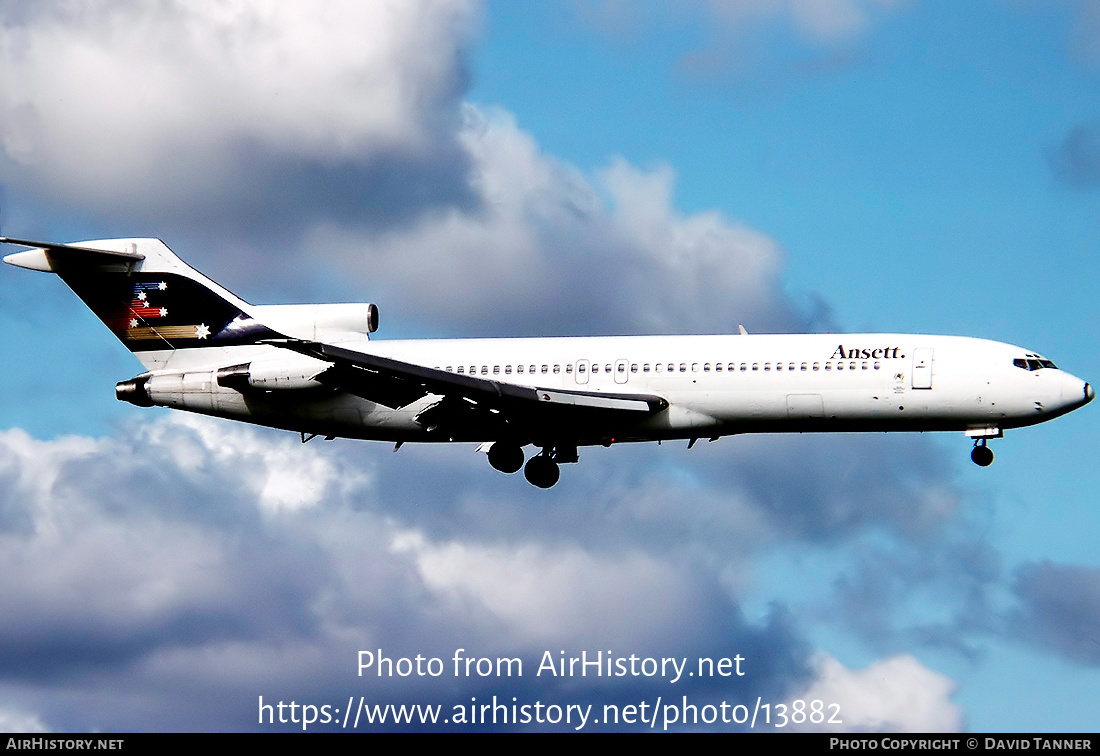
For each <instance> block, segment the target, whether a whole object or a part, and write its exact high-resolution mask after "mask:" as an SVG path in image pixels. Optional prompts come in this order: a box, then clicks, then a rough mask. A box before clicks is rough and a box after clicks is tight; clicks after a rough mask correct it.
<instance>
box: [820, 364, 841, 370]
mask: <svg viewBox="0 0 1100 756" xmlns="http://www.w3.org/2000/svg"><path fill="white" fill-rule="evenodd" d="M825 369H826V370H828V369H829V365H828V364H826V365H825ZM836 369H837V370H843V369H844V363H843V362H838V363H837V364H836Z"/></svg>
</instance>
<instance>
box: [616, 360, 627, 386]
mask: <svg viewBox="0 0 1100 756" xmlns="http://www.w3.org/2000/svg"><path fill="white" fill-rule="evenodd" d="M629 378H630V364H629V361H628V360H615V383H626V382H627V380H628V379H629Z"/></svg>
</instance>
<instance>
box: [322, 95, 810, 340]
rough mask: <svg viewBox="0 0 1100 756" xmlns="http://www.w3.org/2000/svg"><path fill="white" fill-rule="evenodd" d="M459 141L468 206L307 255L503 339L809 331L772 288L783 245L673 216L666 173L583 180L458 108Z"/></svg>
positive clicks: (612, 171) (715, 219) (704, 216)
mask: <svg viewBox="0 0 1100 756" xmlns="http://www.w3.org/2000/svg"><path fill="white" fill-rule="evenodd" d="M460 143H461V145H462V146H463V148H464V149H465V150H466V153H467V155H468V157H469V164H470V175H471V188H472V190H473V191H474V193H475V195H476V197H477V200H478V202H477V204H476V206H475V207H472V208H458V207H451V208H448V209H445V210H441V211H439V212H429V213H425V214H424V215H423V216H422V217H421V218H420V219H419V220H418V222H417V223H416V224H414V225H412V226H411V227H402V228H400V229H394V230H389V231H383V232H381V233H378V232H374V231H371V230H367V229H361V228H351V227H349V226H339V225H335V224H331V223H329V224H322V225H318V226H316V227H315V228H314V229H313V231H312V233H310V234H309V235H308V236H307V239H306V242H305V245H304V246H305V247H306V248H308V249H311V250H318V251H321V252H322V253H324V254H330V255H334V256H337V257H338V258H339V259H340V260H341V262H342V263H343V264H344V265H345V266H346V267H347V268H349V269H352V270H358V271H359V275H360V277H361V278H363V279H366V280H373V279H376V280H382V281H386V282H387V285H388V286H391V287H393V288H394V289H395V290H396V292H395V293H396V294H397V295H398V297H399V298H395V299H394V300H391V301H390V302H389V303H387V308H389V309H391V311H392V309H393V308H398V312H399V313H400V309H401V308H403V309H404V310H406V311H408V312H410V313H417V314H418V315H420V316H421V317H424V318H428V319H433V320H439V321H442V322H445V323H458V324H465V325H467V326H473V325H476V326H478V327H481V328H484V327H488V326H490V325H492V324H493V323H494V321H500V322H501V323H506V324H507V328H508V329H509V330H508V333H509V334H513V335H518V334H523V333H528V334H530V333H541V334H547V335H549V334H569V333H593V332H602V333H646V332H649V333H652V332H685V331H704V332H705V331H710V332H727V333H728V332H736V328H737V324H738V323H739V322H745V323H748V324H749V325H750V326H751V327H754V328H760V329H774V330H789V329H792V328H794V327H795V326H796V324H803V325H804V324H805V319H804V316H802V315H801V314H800V313H799V312H798V311H797V308H796V307H795V306H794V305H793V304H792V303H791V302H790V300H789V299H788V298H787V297H786V295H785V294H784V293H783V292H782V290H781V280H780V271H781V268H782V263H783V254H782V251H781V250H780V248H779V245H778V244H776V242H775V241H774V240H773V239H771V238H769V237H768V236H766V235H765V234H762V233H760V232H758V231H754V230H752V229H750V228H748V227H746V226H744V225H742V224H739V223H737V222H735V221H731V220H730V219H728V218H725V217H723V216H722V215H721V214H719V213H717V212H703V213H695V214H690V215H688V214H684V213H682V212H680V211H678V210H676V209H675V207H674V203H673V196H672V195H673V188H674V178H675V177H674V175H673V171H672V170H671V168H669V167H668V166H659V167H656V168H654V169H652V170H643V169H639V168H637V167H635V166H632V165H630V164H629V163H627V162H626V161H624V160H621V159H616V160H613V161H612V162H611V164H610V166H609V167H608V168H607V169H606V170H604V171H602V172H601V173H600V174H599V175H598V176H597V177H595V178H594V179H592V180H589V179H588V178H586V177H585V176H583V175H582V174H581V173H579V172H578V171H577V170H575V169H573V168H571V167H570V166H568V165H565V164H562V163H560V162H559V161H557V160H555V159H553V158H552V157H549V156H547V155H545V154H543V153H542V152H541V151H540V150H539V147H538V145H537V144H536V143H535V141H534V140H533V139H532V138H531V136H530V135H529V134H528V133H527V132H525V131H523V130H521V129H520V128H518V127H517V125H516V123H515V120H514V119H513V118H512V117H511V116H510V115H509V114H507V113H505V112H502V111H499V110H492V109H491V110H488V111H480V110H477V109H475V108H473V107H467V108H466V126H465V128H464V129H463V130H462V132H461V135H460ZM605 198H606V199H605ZM397 317H403V318H404V319H408V318H409V317H410V316H402V315H400V314H398V316H397ZM497 327H498V328H499V326H497ZM493 335H501V334H500V333H499V331H498V332H497V333H495V334H493Z"/></svg>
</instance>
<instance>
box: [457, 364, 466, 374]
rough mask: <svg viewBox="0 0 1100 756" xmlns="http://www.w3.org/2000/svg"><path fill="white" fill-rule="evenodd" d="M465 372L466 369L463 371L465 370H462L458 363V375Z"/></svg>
mask: <svg viewBox="0 0 1100 756" xmlns="http://www.w3.org/2000/svg"><path fill="white" fill-rule="evenodd" d="M465 372H466V371H465V370H463V368H462V366H461V365H459V366H458V374H459V375H464V374H465Z"/></svg>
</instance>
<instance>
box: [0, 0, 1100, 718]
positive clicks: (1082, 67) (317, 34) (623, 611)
mask: <svg viewBox="0 0 1100 756" xmlns="http://www.w3.org/2000/svg"><path fill="white" fill-rule="evenodd" d="M0 223H2V228H3V232H4V233H5V234H7V235H11V236H18V237H24V238H45V239H51V240H62V241H68V240H77V239H94V238H103V237H110V236H158V237H161V238H163V239H164V240H165V241H166V242H167V243H168V244H169V245H170V246H171V247H172V248H173V249H174V250H175V251H176V252H177V253H179V254H180V255H181V256H183V257H184V258H185V259H187V260H188V261H189V262H191V263H192V264H194V265H195V266H196V267H198V268H199V269H201V270H203V271H204V272H206V273H207V274H208V275H210V276H211V277H213V278H215V279H217V280H219V281H220V282H222V283H224V284H225V285H226V286H228V287H229V288H230V289H232V290H233V291H236V292H238V293H239V294H241V295H242V296H244V297H245V298H246V299H248V300H250V301H253V302H258V303H266V302H311V301H326V300H328V301H349V300H351V301H373V302H377V303H378V304H379V305H380V307H381V311H382V327H381V331H380V334H379V336H380V337H382V338H415V337H427V336H432V337H439V336H454V337H461V336H489V335H524V336H539V335H547V336H548V335H561V334H605V333H630V334H640V333H723V332H731V331H735V329H736V327H737V324H738V323H743V324H745V325H746V327H748V329H749V330H750V331H756V332H767V331H776V332H791V331H807V330H808V331H862V330H881V331H910V332H932V333H950V334H964V335H973V336H980V337H985V338H991V339H996V340H1000V341H1007V342H1011V343H1016V344H1020V345H1026V346H1027V347H1029V348H1031V349H1034V350H1037V351H1040V352H1042V353H1044V354H1045V355H1046V356H1048V357H1050V358H1051V359H1053V360H1055V361H1056V362H1057V363H1058V364H1059V365H1060V366H1061V367H1064V368H1066V369H1068V370H1069V371H1070V372H1072V373H1074V374H1076V375H1080V376H1082V377H1084V378H1086V379H1090V378H1091V379H1093V380H1094V381H1095V380H1096V379H1097V376H1100V358H1098V356H1097V348H1096V345H1097V343H1098V335H1100V334H1098V327H1097V322H1098V320H1100V318H1098V316H1100V307H1098V306H1097V302H1096V298H1095V292H1096V291H1098V290H1100V274H1098V272H1097V266H1096V265H1095V261H1094V253H1095V250H1097V249H1100V5H1098V4H1097V3H1096V2H1093V1H1092V0H1062V1H1061V2H1049V3H1033V2H1027V1H1026V0H988V1H985V2H982V1H979V2H972V3H966V4H956V3H940V2H922V1H920V0H786V1H784V2H766V1H765V0H691V1H690V2H678V3H675V4H673V3H659V2H642V3H636V2H625V1H623V0H572V1H571V2H563V1H562V0H552V1H551V0H546V1H542V0H533V1H532V2H524V3H515V2H503V1H502V2H491V1H490V2H475V1H474V0H422V1H421V2H415V1H413V0H401V1H400V2H396V1H395V2H382V1H381V0H379V2H372V3H360V2H351V1H349V2H339V1H333V2H316V3H308V4H305V3H297V2H285V3H281V2H270V1H269V0H262V1H261V0H255V1H253V0H225V1H224V2H203V3H199V2H190V1H188V2H183V0H163V1H162V2H157V3H148V2H137V1H136V0H134V1H123V0H103V1H102V2H91V1H90V0H67V1H66V2H29V1H24V0H0ZM0 333H2V334H3V336H2V342H0V343H2V344H3V370H2V371H0V382H2V383H0V386H2V388H3V390H2V391H0V575H3V579H2V580H0V729H15V730H70V731H71V730H85V731H86V730H146V729H148V730H165V729H172V730H247V729H257V728H258V727H259V725H258V724H257V714H258V697H259V696H263V697H264V700H265V702H267V701H278V700H280V699H281V700H284V701H290V700H292V699H293V700H296V701H298V702H299V703H313V704H315V705H318V706H320V705H323V704H329V705H331V706H334V707H335V706H338V707H341V708H342V707H343V706H345V705H346V702H347V699H348V697H349V696H360V695H362V696H364V697H366V698H367V699H368V700H369V701H373V702H378V703H427V704H442V705H444V706H445V707H446V708H448V709H449V708H450V707H451V706H452V705H453V704H456V703H459V704H461V703H466V702H468V701H469V700H470V698H472V697H476V698H478V700H479V701H484V700H485V699H486V698H491V697H492V695H494V694H495V695H498V696H499V697H502V698H505V697H506V698H508V699H510V698H511V697H513V696H514V697H516V698H517V701H518V703H533V702H534V701H536V700H540V701H543V702H544V703H558V704H561V705H565V704H569V703H580V704H587V703H596V704H598V705H602V704H604V703H618V704H627V703H640V702H641V701H650V702H653V701H654V700H655V699H656V698H657V696H665V697H666V699H667V697H668V696H669V695H676V696H681V695H687V696H689V697H690V699H691V701H692V702H693V703H697V704H698V705H700V706H701V705H703V704H705V703H715V704H717V703H719V702H721V701H727V702H729V703H731V704H736V703H745V702H747V703H752V702H755V700H756V698H757V697H758V696H759V697H761V700H763V701H764V702H765V703H767V702H771V703H773V704H779V703H783V702H785V701H786V702H790V701H793V700H796V699H800V698H819V699H822V700H825V701H828V702H835V703H837V704H839V706H840V708H841V712H842V715H843V719H844V725H843V727H844V728H846V729H860V730H866V729H881V730H891V731H894V730H967V729H969V730H975V731H988V730H1043V731H1046V730H1050V731H1072V730H1087V731H1092V730H1095V728H1096V710H1097V705H1098V703H1100V698H1098V697H1100V694H1098V693H1097V691H1098V690H1100V558H1098V557H1097V552H1096V548H1095V540H1096V534H1097V533H1100V512H1098V508H1097V506H1096V505H1097V503H1100V502H1098V496H1097V492H1098V491H1100V471H1098V467H1097V465H1096V464H1095V461H1094V457H1095V454H1094V452H1093V445H1094V440H1095V431H1096V420H1095V417H1094V415H1095V411H1094V408H1091V407H1090V408H1087V409H1085V410H1083V411H1081V412H1078V413H1074V414H1072V415H1070V416H1067V417H1065V418H1061V419H1059V420H1057V421H1055V422H1053V423H1050V424H1047V425H1044V426H1040V427H1036V428H1032V429H1026V430H1022V431H1016V432H1010V433H1009V434H1008V435H1007V437H1006V438H1005V439H1003V440H1000V441H997V442H995V444H994V448H995V450H996V452H997V457H998V458H997V462H996V463H995V464H994V465H993V466H992V467H991V468H989V469H984V470H980V469H978V468H976V467H974V466H973V465H972V464H971V463H970V462H969V457H968V453H969V443H968V442H967V440H966V439H965V438H963V437H962V436H961V435H960V436H957V437H956V436H953V435H936V436H867V437H861V436H820V437H808V436H798V437H777V436H761V437H755V438H754V437H741V438H730V439H723V440H722V441H720V442H717V443H714V444H702V445H699V446H696V447H695V448H694V449H693V450H691V451H688V450H687V449H685V448H683V447H682V446H681V445H679V444H666V445H663V446H660V447H657V446H656V445H645V446H636V447H628V446H621V447H614V448H611V449H603V448H599V449H595V450H585V451H583V452H582V462H581V464H580V465H577V466H571V467H568V468H565V469H563V479H562V482H561V483H560V484H559V485H558V486H557V487H555V488H554V489H552V490H551V491H548V492H544V491H537V490H535V489H533V488H531V487H530V486H528V485H527V484H526V483H525V482H524V481H523V480H522V479H521V478H518V477H514V476H503V475H500V474H497V473H495V472H493V471H492V470H491V469H490V468H489V467H488V465H487V464H486V463H485V460H484V459H483V458H482V457H480V456H478V455H475V454H474V453H473V449H472V448H470V447H461V446H460V447H454V448H446V447H439V448H429V447H416V446H412V445H409V446H406V447H404V448H403V449H402V450H401V451H400V453H398V454H393V453H392V452H391V448H390V447H388V446H385V445H382V444H371V443H366V442H350V441H335V442H331V443H327V444H326V443H322V442H320V441H318V442H314V443H312V444H309V445H308V446H302V445H301V444H300V443H299V442H298V439H297V437H296V436H292V435H291V434H287V433H280V432H275V431H266V430H263V429H256V428H251V427H246V426H240V425H234V424H232V423H229V422H227V421H218V420H209V419H204V418H197V417H190V416H185V415H179V414H172V413H169V412H168V411H167V410H152V409H146V410H142V409H139V408H136V407H132V406H130V405H123V404H121V403H119V402H116V401H115V399H114V397H113V384H114V382H116V381H118V380H122V379H126V378H129V377H131V376H133V375H135V374H137V373H138V372H140V366H139V365H138V364H137V363H136V361H134V360H133V358H132V357H131V356H130V355H129V354H128V353H127V352H126V351H125V350H124V349H123V348H122V347H121V346H120V345H119V344H118V343H117V342H115V341H114V340H113V339H112V338H111V337H110V335H109V334H108V333H107V332H106V331H105V329H104V328H103V327H102V325H100V324H99V323H98V322H97V321H96V320H95V318H94V317H92V316H91V314H90V313H89V312H87V310H86V309H85V308H84V306H83V305H82V304H81V303H80V302H79V301H78V300H77V299H76V298H75V297H74V296H72V295H71V294H70V293H69V292H68V291H67V290H66V289H65V288H64V286H63V285H62V284H61V282H60V281H58V280H56V279H55V278H54V277H52V276H48V275H44V274H36V273H30V272H27V271H21V270H16V269H14V268H8V269H5V270H2V271H0ZM456 648H463V649H467V651H468V652H469V653H470V654H472V655H477V656H485V657H498V656H518V657H521V658H523V659H524V661H525V665H526V666H525V675H524V677H523V678H522V679H511V680H507V679H505V680H501V679H493V678H487V679H482V678H473V679H465V678H458V679H456V678H454V677H453V676H450V675H447V676H444V677H443V678H439V679H425V680H418V679H415V678H413V679H401V680H396V679H395V680H390V679H383V680H378V679H376V678H375V679H371V678H360V677H358V676H357V675H356V669H357V667H356V654H357V652H358V650H360V649H370V650H377V649H382V650H383V651H384V652H385V653H386V654H387V655H392V656H393V657H402V656H415V655H416V654H418V653H419V654H423V655H425V656H439V657H442V658H443V659H449V658H450V657H451V655H452V654H453V652H454V650H455V649H456ZM545 650H550V651H551V652H552V653H554V654H557V653H558V652H559V651H562V650H564V651H566V653H567V654H579V653H580V652H581V651H588V652H589V653H593V652H595V651H597V650H604V651H606V650H611V651H613V652H614V653H615V654H616V655H622V656H629V655H630V654H637V655H639V656H657V657H664V656H674V657H688V658H690V659H694V658H695V657H699V656H706V657H722V656H729V657H732V656H734V655H736V654H740V655H741V656H743V657H744V658H745V659H746V660H747V661H746V665H745V671H746V674H745V676H744V677H740V678H737V679H733V680H731V679H720V680H698V679H696V680H688V681H681V682H678V683H675V684H671V683H667V682H663V681H660V680H648V679H641V680H625V681H623V680H612V681H609V680H606V679H602V680H601V679H592V678H586V679H558V680H555V679H547V678H546V677H545V676H543V677H539V678H536V677H534V676H533V672H534V669H535V668H536V667H537V664H538V660H539V658H540V656H541V655H542V653H543V651H545ZM551 729H553V728H551ZM562 729H565V727H564V726H562Z"/></svg>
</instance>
